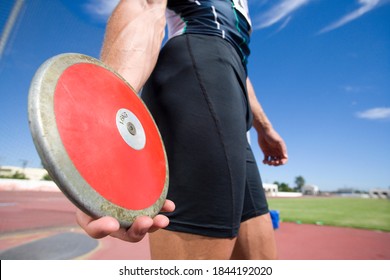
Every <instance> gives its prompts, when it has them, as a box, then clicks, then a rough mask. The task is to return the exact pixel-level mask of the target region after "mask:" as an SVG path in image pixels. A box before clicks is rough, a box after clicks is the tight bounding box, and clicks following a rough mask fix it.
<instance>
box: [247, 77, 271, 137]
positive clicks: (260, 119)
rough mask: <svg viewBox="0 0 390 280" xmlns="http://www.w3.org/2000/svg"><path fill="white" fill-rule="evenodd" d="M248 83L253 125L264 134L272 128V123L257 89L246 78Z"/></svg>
mask: <svg viewBox="0 0 390 280" xmlns="http://www.w3.org/2000/svg"><path fill="white" fill-rule="evenodd" d="M246 85H247V90H248V98H249V103H250V107H251V110H252V113H253V127H254V128H255V129H256V131H257V132H258V133H261V134H262V133H264V131H265V130H267V129H272V124H271V122H270V121H269V119H268V117H267V115H266V114H265V112H264V110H263V107H262V106H261V104H260V102H259V101H258V99H257V97H256V94H255V90H254V88H253V86H252V83H251V81H250V80H249V78H247V79H246Z"/></svg>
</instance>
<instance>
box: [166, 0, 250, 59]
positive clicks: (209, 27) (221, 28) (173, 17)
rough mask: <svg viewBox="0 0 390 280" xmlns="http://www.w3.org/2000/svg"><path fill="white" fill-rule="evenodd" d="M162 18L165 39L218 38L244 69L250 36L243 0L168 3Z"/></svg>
mask: <svg viewBox="0 0 390 280" xmlns="http://www.w3.org/2000/svg"><path fill="white" fill-rule="evenodd" d="M166 18H167V24H168V37H169V39H170V38H172V37H174V36H178V35H181V34H205V35H214V36H219V37H222V38H223V39H225V40H227V41H228V42H230V43H231V44H232V45H233V46H234V48H235V49H236V50H237V52H238V54H239V55H240V57H241V59H242V62H243V64H244V66H246V63H247V58H248V56H249V53H250V51H249V46H248V45H249V36H250V33H251V21H250V18H249V13H248V3H247V0H168V9H167V15H166Z"/></svg>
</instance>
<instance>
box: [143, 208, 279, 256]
mask: <svg viewBox="0 0 390 280" xmlns="http://www.w3.org/2000/svg"><path fill="white" fill-rule="evenodd" d="M149 240H150V251H151V257H152V259H153V260H163V259H166V260H173V259H177V260H201V259H204V260H226V259H235V260H267V259H271V260H272V259H277V250H276V242H275V235H274V229H273V227H272V220H271V216H270V215H269V214H265V215H262V216H258V217H255V218H252V219H249V220H247V221H245V222H243V223H242V224H241V226H240V230H239V233H238V237H236V238H213V237H206V236H200V235H195V234H188V233H181V232H174V231H168V230H158V231H156V232H154V233H151V234H149Z"/></svg>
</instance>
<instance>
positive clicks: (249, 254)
mask: <svg viewBox="0 0 390 280" xmlns="http://www.w3.org/2000/svg"><path fill="white" fill-rule="evenodd" d="M231 259H234V260H274V259H277V250H276V241H275V234H274V229H273V227H272V220H271V216H270V214H269V213H268V214H265V215H261V216H258V217H255V218H252V219H249V220H247V221H245V222H243V223H241V226H240V230H239V232H238V237H237V240H236V242H235V246H234V249H233V253H232V256H231Z"/></svg>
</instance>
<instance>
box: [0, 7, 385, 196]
mask: <svg viewBox="0 0 390 280" xmlns="http://www.w3.org/2000/svg"><path fill="white" fill-rule="evenodd" d="M116 2H117V1H104V0H84V1H71V0H51V1H47V0H24V1H23V5H22V6H21V9H20V12H19V14H18V17H17V19H16V20H15V22H14V24H13V25H12V29H10V32H9V33H7V32H4V30H5V29H6V28H5V26H6V23H7V22H10V21H9V15H10V12H11V9H12V7H13V3H14V1H13V0H12V1H11V0H3V1H1V2H0V34H1V35H0V36H1V37H0V38H1V39H0V97H1V101H0V165H18V166H21V165H22V164H23V162H25V163H27V166H28V167H40V166H41V165H40V159H39V157H38V155H37V153H36V150H35V147H34V145H33V142H32V139H31V135H30V131H29V128H28V121H27V95H28V89H29V86H30V81H31V79H32V77H33V75H34V73H35V71H36V69H37V68H38V67H39V66H40V64H42V63H43V62H44V61H45V60H46V59H48V58H50V57H52V56H54V55H56V54H59V53H64V52H79V53H84V54H87V55H91V56H94V57H98V56H99V52H100V46H101V42H102V39H103V35H104V27H105V21H106V20H107V16H108V14H109V13H110V11H111V10H112V8H113V7H114V5H115V3H116ZM249 2H250V4H249V8H250V13H251V17H252V23H253V27H254V31H253V34H252V41H251V44H250V47H251V49H252V54H251V56H250V58H249V66H248V69H249V75H250V77H251V80H252V82H253V84H254V87H255V90H256V93H257V96H258V98H259V100H260V102H261V103H262V105H263V107H264V110H265V111H266V113H267V115H268V117H269V118H270V120H271V121H272V123H273V125H274V127H275V128H276V129H277V131H278V132H279V133H280V134H281V135H282V137H283V138H284V139H285V141H286V143H287V147H288V152H289V162H288V164H287V165H285V166H283V167H267V166H264V165H263V164H262V163H261V160H262V152H261V151H260V150H259V148H258V147H257V146H256V145H255V143H256V141H257V140H256V134H255V132H254V131H251V142H252V146H253V149H254V152H255V154H256V158H257V160H258V163H259V168H260V172H261V174H262V178H263V181H264V182H267V183H272V182H274V181H279V182H286V183H288V184H289V185H290V186H294V180H295V177H296V176H303V177H304V178H305V180H306V182H307V183H311V184H316V185H318V186H319V187H320V189H321V190H336V189H338V188H344V187H348V188H356V189H361V190H368V189H370V188H372V187H381V188H388V187H390V149H389V143H390V1H388V0H284V1H282V0H250V1H249ZM7 34H8V36H7ZM2 44H3V46H4V47H1V46H2Z"/></svg>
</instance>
